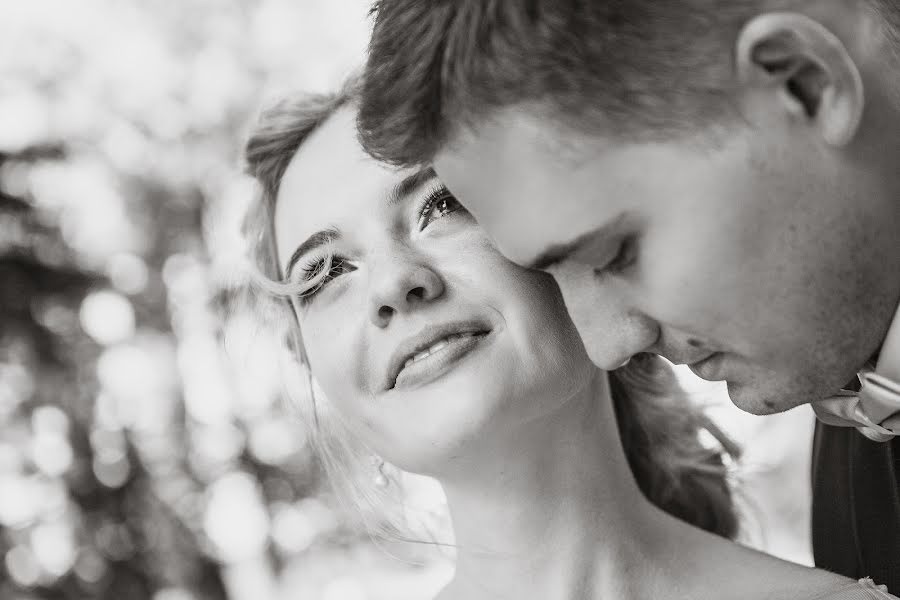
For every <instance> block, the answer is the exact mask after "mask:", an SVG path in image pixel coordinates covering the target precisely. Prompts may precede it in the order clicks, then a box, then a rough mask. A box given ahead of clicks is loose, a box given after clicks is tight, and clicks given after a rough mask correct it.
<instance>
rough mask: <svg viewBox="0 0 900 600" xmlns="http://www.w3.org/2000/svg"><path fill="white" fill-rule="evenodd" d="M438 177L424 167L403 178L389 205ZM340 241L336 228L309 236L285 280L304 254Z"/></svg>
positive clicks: (298, 249)
mask: <svg viewBox="0 0 900 600" xmlns="http://www.w3.org/2000/svg"><path fill="white" fill-rule="evenodd" d="M436 177H437V173H435V172H434V168H433V167H424V168H422V169H420V170H418V171H416V172H415V173H413V174H411V175H409V176H407V177H405V178H403V179H402V180H401V181H400V182H399V183H398V184H397V185H395V186H394V187H393V188H391V190H390V192H388V203H389V204H396V203H398V202H402V201H403V200H404V199H406V197H407V196H409V195H410V194H411V193H413V192H414V191H415V190H416V189H417V188H418V187H419V186H421V185H422V184H424V183H425V182H427V181H431V180H432V179H434V178H436ZM340 239H341V232H340V231H338V230H337V229H336V228H334V227H331V228H329V229H323V230H321V231H317V232H316V233H314V234H312V235H311V236H309V237H308V238H307V239H306V241H305V242H303V243H302V244H300V245H299V246H297V249H296V250H294V253H293V254H291V258H290V260H289V261H288V263H287V266H286V267H285V268H284V273H285V274H284V277H285V279H287V278H289V277H290V274H291V270H292V269H293V268H294V265H296V264H297V261H299V260H300V258H301V257H302V256H303V255H304V254H307V253H308V252H312V251H313V250H315V249H317V248H320V247H322V246H327V245H328V244H332V243H334V242H336V241H338V240H340Z"/></svg>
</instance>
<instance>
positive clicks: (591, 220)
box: [434, 109, 900, 414]
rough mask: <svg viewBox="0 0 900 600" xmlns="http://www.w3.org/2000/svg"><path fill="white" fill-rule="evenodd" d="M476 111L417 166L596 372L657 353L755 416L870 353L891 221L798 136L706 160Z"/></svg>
mask: <svg viewBox="0 0 900 600" xmlns="http://www.w3.org/2000/svg"><path fill="white" fill-rule="evenodd" d="M494 117H495V118H492V119H490V120H489V121H488V122H486V123H484V124H483V125H482V126H481V127H478V128H476V129H473V130H471V131H468V132H465V133H462V134H460V135H459V136H457V138H456V139H454V140H453V142H452V143H451V144H449V145H448V146H447V147H446V148H445V149H444V150H443V151H442V152H441V153H439V154H438V156H437V157H436V159H435V163H434V164H435V168H436V170H437V172H438V174H439V175H440V177H441V178H442V179H443V180H444V182H445V183H446V184H447V185H448V187H449V188H450V190H451V191H452V192H453V193H454V194H456V195H457V197H458V198H459V199H460V200H461V201H462V202H463V203H464V204H465V205H466V207H467V208H468V209H469V210H470V211H471V212H472V213H473V214H474V215H475V217H476V219H477V220H478V221H479V222H480V224H481V225H482V226H483V227H485V228H486V230H487V231H488V233H489V234H490V235H491V236H492V237H493V239H494V240H495V242H496V243H497V245H498V247H499V248H500V250H501V251H502V252H503V253H504V254H505V255H506V256H507V257H508V258H510V259H512V260H513V261H514V262H517V263H519V264H521V265H525V266H533V267H537V268H542V269H545V270H546V271H548V272H549V273H551V274H552V275H553V276H554V277H555V278H556V280H557V282H558V284H559V286H560V288H561V289H562V291H563V295H564V297H565V301H566V304H567V306H568V309H569V312H570V313H571V315H572V317H573V320H574V321H575V324H576V325H577V327H578V330H579V332H580V334H581V335H582V337H583V339H584V342H585V346H586V347H587V348H588V352H589V354H590V356H591V358H592V359H593V361H594V362H595V363H596V364H597V365H598V366H600V367H602V368H605V369H614V368H616V367H617V366H618V365H620V364H622V363H623V362H625V361H627V360H628V359H629V358H630V357H631V356H633V355H634V354H636V353H639V352H652V353H657V354H661V355H663V356H665V357H666V358H668V359H670V360H671V361H672V362H675V363H683V364H688V365H690V366H691V369H692V370H693V371H694V372H695V373H696V374H697V375H699V376H701V377H703V378H704V379H709V380H727V382H728V390H729V395H730V396H731V398H732V400H733V401H734V402H735V404H737V405H738V406H739V407H741V408H743V409H745V410H747V411H750V412H753V413H757V414H765V413H771V412H780V411H783V410H787V409H788V408H791V407H793V406H796V405H798V404H802V403H806V402H810V401H812V400H816V399H820V398H822V397H824V396H826V395H828V394H829V393H831V392H832V391H833V390H835V389H837V388H839V387H841V386H842V385H843V384H845V383H846V382H847V381H849V380H850V379H851V378H852V376H853V374H854V373H855V372H856V371H857V370H858V369H859V368H860V367H861V366H862V365H863V364H864V363H865V362H866V360H868V359H869V358H870V357H871V356H872V354H873V353H874V352H875V351H876V350H877V348H878V346H879V344H880V342H881V339H882V336H883V334H884V331H885V328H886V325H887V323H888V322H889V321H890V317H891V315H892V314H893V310H894V308H895V306H896V302H897V293H898V291H897V289H896V286H897V282H896V275H891V273H894V274H895V273H896V272H897V270H896V269H897V268H898V258H897V256H898V254H900V253H898V251H897V243H896V233H893V234H892V233H891V231H893V232H896V231H897V229H893V230H890V229H889V228H890V227H897V225H898V223H896V219H894V220H893V222H884V215H886V214H895V211H888V210H887V209H886V208H885V206H886V203H887V202H889V200H888V199H885V198H884V197H883V196H884V194H883V193H879V188H878V185H877V181H873V180H872V179H873V178H872V177H870V176H868V175H867V174H866V173H865V172H863V171H862V170H860V169H859V168H858V167H855V166H854V165H844V164H843V163H842V161H841V160H840V158H839V157H836V156H835V155H834V152H830V149H826V148H824V147H823V146H822V145H820V144H819V143H818V142H817V141H816V140H813V139H811V138H810V137H804V136H802V135H800V136H797V135H792V132H790V131H788V130H789V125H788V124H786V123H781V122H775V119H777V117H773V122H772V123H769V124H767V128H766V129H765V132H766V133H765V134H764V133H760V132H759V131H758V130H757V128H753V129H752V130H751V129H750V128H746V129H745V128H741V127H735V130H734V131H733V132H730V133H727V134H723V136H722V138H723V139H721V140H719V142H718V143H717V144H716V145H715V147H714V148H713V147H712V145H711V144H709V145H707V146H706V147H701V145H700V144H699V143H689V142H686V141H672V142H666V143H657V144H633V145H623V144H621V143H612V142H606V141H604V140H598V139H595V138H590V139H589V138H582V137H579V136H577V135H575V136H571V137H570V139H569V140H568V141H566V142H560V140H563V139H565V138H564V137H563V134H561V133H559V130H558V129H556V128H555V127H553V126H551V125H549V124H548V123H547V121H546V120H541V119H540V118H538V117H536V116H533V115H532V114H530V113H528V112H525V111H524V110H518V109H515V110H507V111H504V112H502V113H499V114H497V115H495V116H494ZM769 126H770V127H769ZM772 132H775V133H772ZM889 269H894V270H893V271H890V270H889Z"/></svg>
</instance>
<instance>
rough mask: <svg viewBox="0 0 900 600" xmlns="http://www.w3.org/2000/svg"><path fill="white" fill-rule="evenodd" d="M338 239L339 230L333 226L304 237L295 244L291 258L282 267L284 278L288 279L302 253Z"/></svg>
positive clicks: (339, 236) (339, 237) (339, 235)
mask: <svg viewBox="0 0 900 600" xmlns="http://www.w3.org/2000/svg"><path fill="white" fill-rule="evenodd" d="M339 239H341V232H340V231H338V230H337V229H335V228H334V227H331V228H329V229H323V230H321V231H317V232H315V233H314V234H312V235H311V236H309V237H308V238H306V241H305V242H303V243H302V244H300V245H299V246H297V249H296V250H294V253H293V254H291V259H290V260H289V261H288V263H287V266H286V267H285V268H284V278H285V279H288V278H289V277H290V275H291V269H293V268H294V265H296V264H297V261H298V260H300V258H301V257H302V256H303V255H304V254H307V253H308V252H312V251H313V250H315V249H316V248H321V247H322V246H327V245H328V244H331V243H334V242H336V241H337V240H339Z"/></svg>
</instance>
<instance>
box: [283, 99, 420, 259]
mask: <svg viewBox="0 0 900 600" xmlns="http://www.w3.org/2000/svg"><path fill="white" fill-rule="evenodd" d="M406 174H407V173H405V172H404V171H398V170H397V169H395V168H393V167H391V166H388V165H384V164H382V163H379V162H378V161H376V160H375V159H373V158H372V157H370V156H369V155H368V154H366V153H365V151H364V150H363V149H362V147H361V146H360V144H359V142H358V141H357V135H356V114H355V111H354V110H353V109H352V108H344V109H341V110H339V111H337V112H336V113H335V114H333V115H332V116H331V117H329V118H328V119H327V120H326V121H325V122H324V123H323V124H322V125H320V126H319V128H318V129H316V131H314V132H313V133H312V134H311V135H310V136H309V137H308V138H307V139H306V141H305V142H304V143H303V144H302V145H301V146H300V148H299V149H298V150H297V152H296V153H295V155H294V157H293V159H292V160H291V162H290V163H289V164H288V167H287V169H286V171H285V173H284V176H283V177H282V180H281V185H280V186H279V191H278V197H277V199H276V203H275V215H274V216H275V233H276V238H277V240H278V246H279V248H278V251H279V256H284V255H285V252H287V254H288V255H290V253H291V252H292V251H293V247H295V246H296V245H297V244H298V243H299V242H302V241H303V240H305V239H306V238H308V237H309V236H310V235H312V234H314V233H316V232H317V231H320V230H324V229H329V228H336V229H345V228H347V227H352V225H353V223H354V222H357V221H358V220H359V219H361V218H366V217H370V216H372V215H374V214H375V213H376V212H377V211H378V208H379V207H380V206H382V205H384V204H386V203H387V202H388V196H389V195H390V191H391V190H392V189H393V188H394V186H396V184H397V183H398V182H399V181H401V180H402V179H403V178H404V176H405V175H406ZM288 246H291V249H288Z"/></svg>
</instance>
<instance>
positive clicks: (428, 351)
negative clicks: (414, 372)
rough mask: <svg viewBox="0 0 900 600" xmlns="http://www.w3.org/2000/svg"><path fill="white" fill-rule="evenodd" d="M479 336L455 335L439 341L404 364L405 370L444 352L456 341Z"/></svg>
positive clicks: (473, 334)
mask: <svg viewBox="0 0 900 600" xmlns="http://www.w3.org/2000/svg"><path fill="white" fill-rule="evenodd" d="M477 335H479V334H477V333H454V334H453V335H448V336H447V337H445V338H444V339H442V340H438V341H437V342H435V343H434V344H432V345H431V346H429V347H428V348H426V349H425V350H422V351H421V352H419V353H418V354H416V355H415V356H413V357H412V358H410V359H409V360H408V361H406V362H405V363H404V364H403V368H404V369H405V368H406V367H408V366H409V365H411V364H413V363H415V362H418V361H420V360H422V359H423V358H427V357H429V356H431V355H432V354H434V353H435V352H440V351H441V350H443V349H444V348H446V347H447V346H449V345H450V344H451V343H453V342H455V341H456V340H462V339H465V338H470V337H475V336H477Z"/></svg>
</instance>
